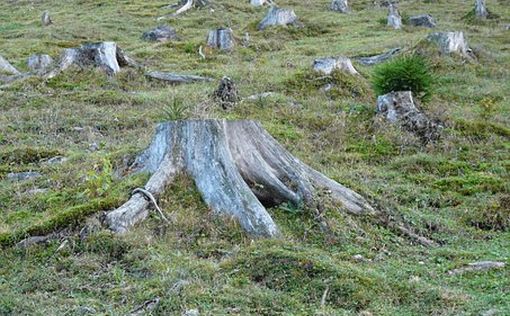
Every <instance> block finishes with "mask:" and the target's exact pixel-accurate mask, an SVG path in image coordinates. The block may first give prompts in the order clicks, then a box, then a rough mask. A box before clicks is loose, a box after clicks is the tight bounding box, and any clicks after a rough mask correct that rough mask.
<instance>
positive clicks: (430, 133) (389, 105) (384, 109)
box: [377, 91, 442, 143]
mask: <svg viewBox="0 0 510 316" xmlns="http://www.w3.org/2000/svg"><path fill="white" fill-rule="evenodd" d="M377 113H378V114H380V115H383V116H384V117H385V118H386V120H388V121H389V122H390V123H393V124H395V123H397V124H400V126H401V127H402V128H403V129H404V130H406V131H408V132H412V133H414V134H416V135H417V136H418V137H419V138H420V139H421V141H422V142H423V143H428V142H431V141H436V140H438V139H439V137H440V136H441V134H440V133H441V129H442V126H441V125H440V124H439V122H436V121H433V120H431V119H429V118H428V117H427V115H425V114H424V113H423V112H421V111H420V110H419V109H418V108H417V107H416V105H415V104H414V100H413V96H412V93H411V91H399V92H391V93H388V94H385V95H382V96H379V97H378V98H377Z"/></svg>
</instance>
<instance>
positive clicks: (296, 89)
mask: <svg viewBox="0 0 510 316" xmlns="http://www.w3.org/2000/svg"><path fill="white" fill-rule="evenodd" d="M327 85H331V87H330V89H329V90H328V91H327V92H326V94H327V95H328V96H329V97H331V98H332V99H334V100H336V99H341V98H346V97H347V98H354V99H357V100H371V99H373V93H372V91H371V89H370V87H369V86H368V83H367V82H366V81H365V79H363V78H362V77H360V76H355V75H350V74H346V73H345V72H342V71H340V70H335V71H333V72H332V73H331V75H326V76H325V75H323V74H321V73H319V72H315V71H313V70H302V71H300V72H297V73H296V74H295V75H294V76H293V77H292V78H290V79H288V80H287V81H285V82H284V86H285V89H286V91H287V92H288V93H292V94H295V95H309V94H311V93H318V91H319V90H320V89H323V88H324V87H325V86H327Z"/></svg>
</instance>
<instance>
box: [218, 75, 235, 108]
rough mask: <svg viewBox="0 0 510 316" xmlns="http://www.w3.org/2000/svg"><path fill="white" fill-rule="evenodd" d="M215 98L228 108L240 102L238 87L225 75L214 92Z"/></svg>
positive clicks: (223, 106)
mask: <svg viewBox="0 0 510 316" xmlns="http://www.w3.org/2000/svg"><path fill="white" fill-rule="evenodd" d="M213 97H214V99H215V100H216V101H217V102H218V103H219V104H220V105H221V107H222V108H223V109H224V110H226V109H228V108H231V107H232V106H234V105H235V104H236V103H237V102H239V99H240V98H239V94H238V92H237V87H236V85H235V83H234V81H233V80H232V79H230V78H229V77H223V78H222V79H221V81H220V85H219V87H218V89H216V91H214V94H213Z"/></svg>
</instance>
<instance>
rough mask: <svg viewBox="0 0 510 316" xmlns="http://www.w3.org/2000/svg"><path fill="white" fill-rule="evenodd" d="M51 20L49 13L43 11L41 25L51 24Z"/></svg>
mask: <svg viewBox="0 0 510 316" xmlns="http://www.w3.org/2000/svg"><path fill="white" fill-rule="evenodd" d="M52 23H53V21H52V20H51V17H50V13H49V12H48V11H44V12H43V14H42V15H41V24H42V26H48V25H50V24H52Z"/></svg>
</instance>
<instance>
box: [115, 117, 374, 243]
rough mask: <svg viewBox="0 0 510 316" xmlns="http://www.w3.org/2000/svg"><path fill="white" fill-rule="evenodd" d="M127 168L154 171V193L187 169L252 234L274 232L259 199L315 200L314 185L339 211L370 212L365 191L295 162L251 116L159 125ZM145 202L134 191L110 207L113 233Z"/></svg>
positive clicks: (208, 197)
mask: <svg viewBox="0 0 510 316" xmlns="http://www.w3.org/2000/svg"><path fill="white" fill-rule="evenodd" d="M132 169H133V170H137V171H138V172H149V173H150V174H152V176H151V177H150V179H149V181H148V182H147V184H146V186H145V189H146V190H148V191H149V192H151V193H152V194H153V195H154V196H156V197H157V196H159V195H160V194H161V193H162V192H163V191H164V189H165V187H166V186H167V185H168V184H169V183H170V182H171V181H172V180H173V179H174V177H175V176H176V175H177V174H179V173H186V174H188V175H189V176H190V177H192V178H193V179H194V180H195V185H196V187H197V189H198V191H200V193H201V194H202V197H203V199H204V201H205V203H206V204H207V205H209V206H210V207H211V209H212V210H213V211H214V212H215V213H217V214H221V215H226V216H231V217H234V218H235V219H237V220H238V221H239V223H240V225H241V226H242V227H243V228H244V230H245V231H246V232H247V233H248V234H249V235H251V236H253V237H276V236H278V235H279V231H278V228H277V226H276V224H275V223H274V221H273V219H272V218H271V216H270V215H269V213H268V212H267V211H266V209H265V207H264V205H267V206H272V205H276V204H279V203H282V202H290V203H294V204H295V205H302V204H305V205H312V204H313V203H315V202H317V201H316V199H317V197H316V195H317V193H318V192H321V193H324V194H325V196H326V197H329V198H330V199H331V201H332V202H333V203H336V204H337V205H338V209H339V210H343V211H346V212H349V213H352V214H357V215H361V214H369V213H373V212H374V210H373V208H372V207H371V206H370V205H369V204H368V203H367V202H366V200H365V199H364V198H363V197H361V196H360V195H359V194H357V193H355V192H354V191H352V190H350V189H348V188H346V187H344V186H342V185H340V184H338V183H337V182H335V181H333V180H331V179H329V178H327V177H326V176H324V175H323V174H321V173H319V172H317V171H315V170H313V169H311V168H310V167H308V166H307V165H305V164H304V163H302V162H301V161H299V160H298V159H297V158H295V157H294V156H292V155H291V154H290V153H289V152H287V151H286V150H285V149H284V148H283V147H282V146H280V145H279V144H278V142H277V141H276V140H275V139H274V138H272V137H271V136H270V135H269V134H268V133H267V132H266V131H265V130H264V129H263V128H262V127H261V125H260V124H259V123H257V122H254V121H225V120H186V121H172V122H167V123H163V124H160V125H159V126H158V127H157V130H156V134H155V136H154V138H153V141H152V143H151V144H150V145H149V147H148V148H147V149H146V150H145V151H144V152H143V153H142V154H141V155H140V156H139V157H138V158H137V159H136V161H135V163H134V164H133V166H132ZM148 205H149V202H148V201H147V200H145V198H143V197H142V196H141V195H140V194H135V195H133V196H132V197H131V199H129V201H127V202H126V203H125V204H124V205H122V206H121V207H119V208H118V209H116V210H113V211H111V212H109V213H108V214H107V216H106V223H107V224H108V226H109V227H110V229H111V230H113V231H115V232H119V233H123V232H126V231H127V230H129V228H130V227H132V226H133V225H134V224H136V223H137V222H139V221H141V220H143V219H144V218H145V217H147V207H148Z"/></svg>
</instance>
